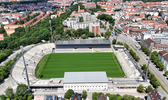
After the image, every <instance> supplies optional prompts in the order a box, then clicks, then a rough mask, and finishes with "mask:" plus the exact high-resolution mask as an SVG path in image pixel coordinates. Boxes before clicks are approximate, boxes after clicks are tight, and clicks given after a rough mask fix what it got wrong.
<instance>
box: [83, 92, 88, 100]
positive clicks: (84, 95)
mask: <svg viewBox="0 0 168 100" xmlns="http://www.w3.org/2000/svg"><path fill="white" fill-rule="evenodd" d="M86 97H87V92H86V91H82V98H83V99H86Z"/></svg>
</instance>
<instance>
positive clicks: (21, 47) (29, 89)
mask: <svg viewBox="0 0 168 100" xmlns="http://www.w3.org/2000/svg"><path fill="white" fill-rule="evenodd" d="M20 49H21V52H22V57H23V63H24V67H25V72H26V79H27V85H28V91H29V92H30V91H31V88H30V84H29V77H28V74H27V67H26V63H25V59H24V54H23V52H24V51H23V46H20Z"/></svg>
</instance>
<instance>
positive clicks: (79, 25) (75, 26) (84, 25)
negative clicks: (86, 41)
mask: <svg viewBox="0 0 168 100" xmlns="http://www.w3.org/2000/svg"><path fill="white" fill-rule="evenodd" d="M88 26H89V23H85V22H79V23H73V24H72V28H73V29H75V30H77V29H80V28H81V29H86V28H87V27H88Z"/></svg>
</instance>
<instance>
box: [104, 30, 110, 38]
mask: <svg viewBox="0 0 168 100" xmlns="http://www.w3.org/2000/svg"><path fill="white" fill-rule="evenodd" d="M110 35H111V31H109V29H108V30H107V32H106V33H105V37H107V38H109V37H110Z"/></svg>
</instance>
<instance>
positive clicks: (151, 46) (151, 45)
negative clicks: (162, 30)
mask: <svg viewBox="0 0 168 100" xmlns="http://www.w3.org/2000/svg"><path fill="white" fill-rule="evenodd" d="M153 45H154V43H151V44H150V55H149V59H148V65H147V70H146V75H145V82H147V75H148V69H149V63H150V59H151V54H152V49H153Z"/></svg>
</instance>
